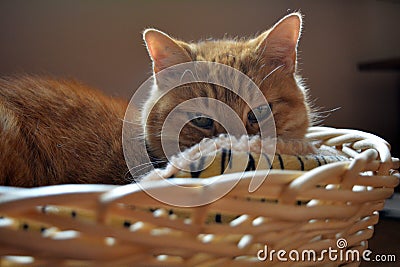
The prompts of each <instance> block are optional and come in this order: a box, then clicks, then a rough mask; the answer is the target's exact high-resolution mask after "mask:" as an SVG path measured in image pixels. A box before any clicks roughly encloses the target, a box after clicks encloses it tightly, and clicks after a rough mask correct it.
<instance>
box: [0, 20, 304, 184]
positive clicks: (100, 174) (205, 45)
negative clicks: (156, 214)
mask: <svg viewBox="0 0 400 267" xmlns="http://www.w3.org/2000/svg"><path fill="white" fill-rule="evenodd" d="M300 30H301V16H300V15H299V14H298V13H293V14H290V15H288V16H286V17H285V18H283V19H282V20H281V21H280V22H278V23H277V24H276V25H275V26H274V27H273V28H271V29H270V30H268V31H266V32H264V33H262V34H261V35H259V36H258V37H256V38H254V39H250V40H240V41H236V40H220V41H205V42H199V43H185V42H182V41H178V40H175V39H173V38H171V37H169V36H168V35H166V34H164V33H162V32H160V31H157V30H153V29H150V30H147V31H145V33H144V39H145V42H146V45H147V48H148V51H149V54H150V56H151V58H152V60H153V68H154V72H159V71H161V70H162V69H165V68H167V67H169V66H172V65H175V64H178V63H182V62H189V61H195V60H197V61H202V60H203V61H204V60H205V61H214V62H218V63H222V64H226V65H229V66H231V67H233V68H236V69H238V70H240V71H242V72H243V73H245V74H246V75H248V76H249V77H250V78H251V79H253V80H254V82H255V83H256V84H257V85H258V86H259V87H260V89H261V91H262V92H263V94H264V95H265V97H266V98H267V99H268V101H269V102H270V103H272V105H273V108H272V112H273V115H274V118H275V123H276V129H277V135H278V137H279V138H280V139H281V140H287V141H288V142H290V141H293V140H295V141H298V140H300V141H301V140H303V138H304V134H305V132H306V129H307V127H308V126H309V124H310V109H309V107H308V104H307V100H306V96H305V93H304V90H303V89H302V88H301V86H300V83H299V80H298V78H297V77H296V70H297V67H296V60H297V59H296V58H297V52H296V50H297V43H298V39H299V36H300ZM277 67H278V68H277ZM274 70H275V71H274ZM267 75H269V76H268V78H267V79H264V78H265V77H266V76H267ZM160 93H161V92H158V90H157V88H155V89H154V90H153V92H152V93H151V96H150V98H149V99H148V101H147V103H146V104H145V107H144V111H143V112H142V114H143V115H146V116H147V115H149V118H148V120H147V121H143V122H142V126H138V128H137V130H138V132H137V133H132V136H134V137H135V138H136V137H137V136H145V138H146V144H147V146H148V152H149V153H150V155H151V156H152V157H154V158H157V159H160V160H164V161H165V155H164V153H163V152H162V149H161V147H160V130H161V129H160V127H161V125H162V122H163V121H164V120H165V118H166V116H167V114H168V113H169V112H170V111H171V109H172V108H173V107H175V106H176V105H177V104H179V103H181V102H183V101H185V100H187V99H189V98H193V97H197V96H206V97H210V98H215V99H218V100H220V101H223V102H225V103H226V104H227V105H229V106H230V107H231V108H232V109H233V110H234V111H235V112H236V113H237V114H238V115H239V117H240V118H243V123H244V125H245V126H246V130H247V131H248V133H249V134H257V133H258V128H257V126H256V125H252V124H250V123H248V122H247V121H246V116H247V114H248V112H249V111H250V110H249V108H248V107H247V106H246V105H245V104H244V102H243V101H241V100H240V99H238V98H237V97H235V96H234V95H232V93H229V92H228V93H227V92H226V90H225V89H223V88H219V87H215V86H209V85H204V84H203V85H193V86H191V87H182V88H177V89H176V90H173V91H172V92H171V93H169V94H168V95H166V96H165V97H164V98H163V99H162V100H161V101H159V102H158V103H156V104H155V106H154V108H153V110H151V112H150V110H149V108H148V106H150V105H152V104H154V103H155V99H157V98H158V97H159V95H160ZM250 93H251V92H250ZM126 107H127V102H126V101H123V100H118V99H112V98H110V97H106V96H105V95H103V94H101V93H100V92H97V91H95V90H92V89H90V88H87V87H85V86H83V85H81V84H79V83H77V82H73V81H56V80H53V79H48V78H38V77H29V76H23V77H16V78H4V79H1V80H0V140H1V142H0V184H1V185H12V186H41V185H48V184H60V183H112V184H123V183H127V182H129V181H131V179H128V178H126V177H127V174H128V173H129V172H128V170H127V167H126V164H125V161H124V156H123V152H122V142H121V129H122V120H123V117H124V112H125V109H126ZM146 116H143V118H145V117H146ZM219 133H224V130H223V129H222V128H221V127H220V126H219V125H218V124H216V125H215V127H214V128H213V129H212V130H204V129H199V128H197V127H195V126H193V125H191V124H190V123H188V124H187V125H186V126H185V127H184V128H183V129H182V132H181V137H180V138H181V139H180V145H181V148H182V149H183V148H185V147H189V146H191V145H193V144H195V143H197V142H199V141H200V140H201V139H202V138H203V137H211V136H215V135H218V134H219ZM144 153H145V151H137V158H135V161H137V165H139V164H141V163H142V162H143V160H142V158H141V155H142V154H144Z"/></svg>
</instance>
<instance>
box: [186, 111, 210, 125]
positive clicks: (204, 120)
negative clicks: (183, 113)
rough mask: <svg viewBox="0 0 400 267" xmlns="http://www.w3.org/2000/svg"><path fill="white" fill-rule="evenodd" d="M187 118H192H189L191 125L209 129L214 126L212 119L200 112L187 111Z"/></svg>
mask: <svg viewBox="0 0 400 267" xmlns="http://www.w3.org/2000/svg"><path fill="white" fill-rule="evenodd" d="M189 118H193V119H191V120H190V122H191V123H192V124H193V125H195V126H197V127H200V128H203V129H211V128H212V127H213V126H214V120H213V119H210V118H208V117H206V116H204V115H202V114H193V113H189Z"/></svg>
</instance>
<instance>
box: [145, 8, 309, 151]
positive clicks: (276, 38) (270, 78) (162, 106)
mask: <svg viewBox="0 0 400 267" xmlns="http://www.w3.org/2000/svg"><path fill="white" fill-rule="evenodd" d="M301 24H302V23H301V15H300V14H299V13H293V14H290V15H288V16H286V17H284V18H283V19H282V20H281V21H280V22H278V23H277V24H276V25H275V26H274V27H273V28H271V29H270V30H268V31H266V32H264V33H262V34H261V35H259V36H258V37H256V38H254V39H250V40H239V41H238V40H230V39H228V40H215V41H204V42H199V43H185V42H183V41H179V40H175V39H173V38H171V37H169V36H168V35H166V34H164V33H162V32H160V31H157V30H152V29H149V30H147V31H145V33H144V39H145V41H146V43H147V47H148V51H149V54H150V56H151V58H152V59H153V68H154V72H155V73H157V72H159V71H161V70H163V69H165V68H168V67H170V66H172V65H175V64H179V63H185V62H190V61H211V62H217V63H221V64H225V65H228V66H231V67H233V68H235V69H238V70H240V71H241V72H243V73H244V74H246V75H247V76H248V77H250V78H251V79H252V80H253V81H254V82H255V84H256V85H257V86H258V87H259V88H260V90H261V91H262V93H263V94H264V96H265V97H266V99H267V100H268V102H269V103H270V104H272V112H273V116H274V119H275V125H276V134H277V136H278V137H279V138H280V139H281V140H284V141H285V142H293V141H294V142H297V141H299V140H300V141H301V140H303V138H304V134H305V133H306V130H307V128H308V127H309V125H310V122H311V120H312V118H311V112H310V107H309V105H308V101H307V99H306V98H307V96H306V94H305V91H304V89H303V88H302V86H301V80H300V78H299V77H298V76H297V44H298V40H299V37H300V31H301ZM210 75H212V74H210ZM266 77H267V78H266ZM228 79H229V77H228ZM243 90H244V91H245V93H247V94H250V95H251V94H252V92H249V91H247V92H246V90H245V89H243ZM162 94H163V92H162V90H159V89H158V88H157V87H155V88H154V90H153V91H152V94H151V96H150V99H149V100H148V104H149V103H154V108H153V109H152V110H147V109H145V110H144V116H143V118H145V117H146V116H148V120H147V121H143V125H145V126H146V129H145V130H146V138H147V144H148V145H149V147H150V148H151V152H152V154H153V155H155V156H157V157H158V158H164V152H163V151H162V150H161V149H160V148H161V136H160V135H158V134H151V133H159V132H161V127H162V126H163V125H162V123H160V122H163V121H165V119H166V117H167V116H168V114H170V112H171V110H172V109H173V108H175V107H176V106H177V104H178V103H183V102H184V101H186V100H188V99H193V98H198V97H207V98H214V99H218V100H220V101H222V102H224V103H225V104H227V105H228V106H230V107H231V108H232V109H233V110H234V111H235V112H236V113H237V115H238V116H239V118H241V119H242V122H243V125H245V127H246V130H247V132H248V133H249V134H257V133H258V132H259V127H258V125H257V124H251V123H249V122H248V120H247V114H248V112H249V111H250V109H249V107H248V106H247V104H246V103H245V102H244V101H243V100H242V99H240V98H239V97H238V96H236V95H235V94H234V93H233V92H231V91H229V90H226V89H224V88H222V87H220V86H213V85H210V84H193V85H191V86H182V87H177V88H175V89H174V90H172V91H170V92H169V93H168V94H167V95H165V96H163V97H162V99H161V101H158V103H155V102H156V101H157V100H158V98H159V97H160V96H161V95H162ZM148 106H149V105H148ZM196 108H198V107H196ZM206 108H207V107H205V109H206ZM220 133H225V130H224V129H223V127H222V126H221V125H219V124H217V123H216V125H215V127H214V128H213V129H210V130H204V129H199V128H198V127H196V126H194V125H192V124H190V123H188V124H186V125H185V127H183V128H182V130H181V138H180V145H181V147H190V146H192V145H193V144H196V143H198V142H199V141H200V140H201V139H203V138H204V137H212V136H217V135H218V134H220ZM167 138H168V136H167ZM278 143H281V142H278ZM282 149H283V147H282ZM282 149H281V151H282V152H285V151H284V150H282Z"/></svg>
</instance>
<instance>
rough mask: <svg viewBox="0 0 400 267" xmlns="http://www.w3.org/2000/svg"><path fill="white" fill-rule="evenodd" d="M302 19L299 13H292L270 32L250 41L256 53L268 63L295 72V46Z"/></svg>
mask: <svg viewBox="0 0 400 267" xmlns="http://www.w3.org/2000/svg"><path fill="white" fill-rule="evenodd" d="M301 25H302V18H301V14H300V13H297V12H296V13H292V14H289V15H287V16H285V17H284V18H282V19H281V20H280V21H279V22H278V23H276V24H275V25H274V26H273V27H272V28H271V29H270V30H268V31H266V32H264V33H262V34H261V35H260V36H258V37H257V38H255V39H253V40H251V42H252V43H254V44H256V45H257V47H256V51H257V53H259V55H260V56H262V57H264V58H265V59H266V60H267V61H268V62H271V63H272V64H274V65H277V66H276V67H278V66H281V65H282V66H283V67H284V69H286V70H288V71H290V72H294V71H295V70H296V60H297V44H298V41H299V38H300V34H301Z"/></svg>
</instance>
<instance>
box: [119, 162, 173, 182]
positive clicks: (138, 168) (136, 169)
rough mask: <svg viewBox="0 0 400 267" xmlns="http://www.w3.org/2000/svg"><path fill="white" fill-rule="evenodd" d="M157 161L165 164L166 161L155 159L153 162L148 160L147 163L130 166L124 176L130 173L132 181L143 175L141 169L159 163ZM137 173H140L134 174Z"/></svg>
mask: <svg viewBox="0 0 400 267" xmlns="http://www.w3.org/2000/svg"><path fill="white" fill-rule="evenodd" d="M159 163H162V164H165V163H167V162H166V161H165V160H156V161H153V162H148V163H143V164H140V165H137V166H135V167H132V168H130V169H129V170H128V171H127V172H126V173H125V177H128V176H129V174H130V175H131V177H132V181H136V179H137V178H140V177H141V176H143V175H144V174H145V173H143V172H142V171H143V170H145V169H146V168H148V167H149V166H153V164H159ZM137 173H140V175H136V174H137Z"/></svg>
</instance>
